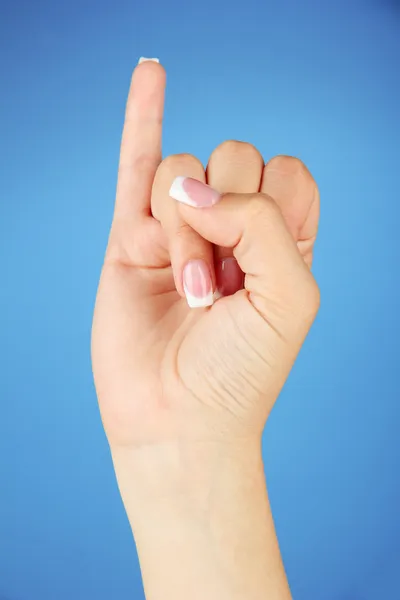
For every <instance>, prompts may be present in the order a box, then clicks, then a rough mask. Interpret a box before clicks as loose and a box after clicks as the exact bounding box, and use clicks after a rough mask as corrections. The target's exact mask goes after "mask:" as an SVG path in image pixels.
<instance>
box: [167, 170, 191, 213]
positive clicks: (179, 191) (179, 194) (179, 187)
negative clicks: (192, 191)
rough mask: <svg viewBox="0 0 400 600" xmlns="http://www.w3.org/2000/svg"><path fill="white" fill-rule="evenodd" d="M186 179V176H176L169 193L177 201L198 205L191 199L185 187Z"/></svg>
mask: <svg viewBox="0 0 400 600" xmlns="http://www.w3.org/2000/svg"><path fill="white" fill-rule="evenodd" d="M185 179H186V177H181V176H180V177H176V178H175V179H174V181H173V182H172V185H171V187H170V190H169V195H170V197H171V198H173V199H174V200H176V201H177V202H181V203H182V204H188V205H189V206H194V207H196V204H195V203H194V202H193V201H192V200H191V199H190V197H189V196H188V195H187V193H186V192H185V190H184V188H183V182H184V181H185Z"/></svg>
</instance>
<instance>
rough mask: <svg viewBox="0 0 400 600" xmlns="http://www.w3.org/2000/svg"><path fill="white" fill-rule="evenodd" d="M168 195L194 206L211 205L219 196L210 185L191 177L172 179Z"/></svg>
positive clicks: (203, 206)
mask: <svg viewBox="0 0 400 600" xmlns="http://www.w3.org/2000/svg"><path fill="white" fill-rule="evenodd" d="M169 195H170V196H171V198H173V199H174V200H177V201H178V202H182V203H183V204H188V205H189V206H194V207H195V208H206V207H208V206H213V205H214V204H216V203H217V202H218V200H219V199H220V197H221V195H220V194H219V193H218V192H217V191H216V190H214V189H213V188H212V187H210V186H209V185H207V184H206V183H202V182H201V181H197V179H192V178H191V177H177V178H176V179H174V181H173V183H172V185H171V189H170V190H169Z"/></svg>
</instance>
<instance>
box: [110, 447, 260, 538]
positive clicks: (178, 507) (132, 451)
mask: <svg viewBox="0 0 400 600" xmlns="http://www.w3.org/2000/svg"><path fill="white" fill-rule="evenodd" d="M112 456H113V462H114V467H115V471H116V475H117V480H118V484H119V487H120V491H121V495H122V499H123V502H124V505H125V508H126V511H127V514H128V518H129V520H130V523H131V526H132V528H135V527H136V525H137V524H138V523H139V522H140V521H141V520H142V519H146V515H149V513H150V512H156V513H158V514H159V513H160V511H161V510H164V511H166V512H169V513H173V512H176V513H179V514H183V513H187V512H191V513H192V514H193V517H195V516H196V515H199V517H200V516H201V515H203V514H204V513H205V512H208V511H209V510H210V504H212V503H213V502H216V501H217V497H218V496H221V495H225V494H227V495H228V494H234V493H235V491H236V492H237V489H240V490H245V489H246V490H250V489H254V488H255V487H257V488H259V487H261V488H262V489H263V488H265V479H264V469H263V462H262V456H261V438H260V436H258V435H254V436H252V437H246V438H241V439H234V440H229V441H220V440H219V441H208V442H206V441H199V442H194V441H192V442H186V441H185V442H184V443H183V442H182V443H181V442H170V443H163V444H157V445H156V444H152V445H146V446H144V445H143V446H140V447H136V448H132V447H118V448H113V449H112ZM218 501H219V500H218ZM170 516H172V515H170Z"/></svg>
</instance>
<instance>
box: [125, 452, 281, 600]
mask: <svg viewBox="0 0 400 600" xmlns="http://www.w3.org/2000/svg"><path fill="white" fill-rule="evenodd" d="M113 456H114V462H115V465H116V471H117V477H118V480H119V484H120V488H121V492H122V496H123V499H124V503H125V507H126V510H127V513H128V517H129V520H130V523H131V526H132V530H133V533H134V536H135V541H136V544H137V548H138V553H139V559H140V564H141V569H142V574H143V580H144V586H145V591H146V598H147V600H168V599H171V600H172V599H173V600H187V599H188V598H190V599H191V600H205V599H207V600H266V599H268V600H289V599H290V597H291V596H290V592H289V588H288V584H287V580H286V576H285V573H284V569H283V565H282V561H281V556H280V551H279V546H278V542H277V539H276V535H275V529H274V525H273V520H272V515H271V510H270V506H269V502H268V496H267V491H266V486H265V478H264V471H263V464H262V459H261V450H260V443H259V441H258V440H244V441H243V442H242V443H241V444H237V443H235V444H221V443H208V444H205V443H201V444H200V443H199V444H191V446H190V447H188V446H179V447H178V446H177V445H165V446H164V447H163V448H162V449H160V447H158V448H152V447H148V448H144V449H143V448H142V449H141V450H134V451H129V452H128V451H127V450H120V451H118V452H114V453H113Z"/></svg>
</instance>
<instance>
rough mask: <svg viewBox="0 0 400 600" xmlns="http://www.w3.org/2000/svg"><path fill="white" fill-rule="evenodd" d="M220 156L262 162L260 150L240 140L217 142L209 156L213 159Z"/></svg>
mask: <svg viewBox="0 0 400 600" xmlns="http://www.w3.org/2000/svg"><path fill="white" fill-rule="evenodd" d="M220 156H223V157H224V158H225V157H229V158H230V159H238V158H240V161H243V160H245V161H246V162H256V161H260V162H262V163H263V162H264V161H263V158H262V156H261V154H260V152H259V151H258V150H257V148H256V147H255V146H253V145H252V144H249V143H248V142H240V141H238V140H225V141H224V142H222V144H219V146H217V147H216V148H215V150H214V151H213V153H212V155H211V158H212V159H213V160H214V159H215V158H216V157H217V158H220Z"/></svg>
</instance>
